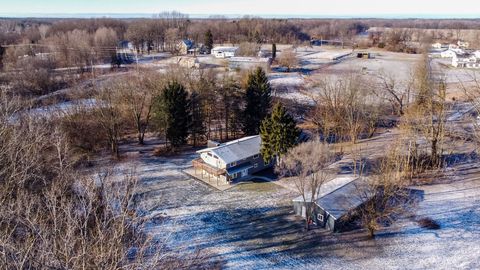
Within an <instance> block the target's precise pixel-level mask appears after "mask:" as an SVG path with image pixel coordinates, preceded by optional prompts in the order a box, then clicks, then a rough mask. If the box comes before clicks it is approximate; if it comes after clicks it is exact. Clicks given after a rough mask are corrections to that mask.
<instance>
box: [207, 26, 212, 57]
mask: <svg viewBox="0 0 480 270" xmlns="http://www.w3.org/2000/svg"><path fill="white" fill-rule="evenodd" d="M205 47H206V48H207V51H208V53H209V54H210V53H212V49H213V34H212V31H211V30H210V29H208V30H207V32H205Z"/></svg>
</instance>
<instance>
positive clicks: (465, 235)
mask: <svg viewBox="0 0 480 270" xmlns="http://www.w3.org/2000/svg"><path fill="white" fill-rule="evenodd" d="M387 142H388V140H385V142H384V143H381V145H385V144H386V143H387ZM363 144H365V145H363ZM367 144H368V145H372V142H368V141H366V142H361V143H360V144H359V145H358V146H359V147H365V148H366V149H367V148H368V147H367ZM378 146H379V145H377V146H376V147H372V148H371V150H370V151H377V152H378V151H380V152H381V148H379V147H378ZM123 147H124V149H125V150H128V151H132V152H136V150H135V149H136V146H134V145H125V146H123ZM194 157H195V155H194V153H193V152H190V151H187V152H184V153H182V154H180V155H178V156H174V157H168V158H165V157H154V156H152V155H151V152H150V151H149V149H148V146H147V148H143V149H142V151H141V152H140V153H139V154H137V155H135V156H134V158H132V159H130V160H129V161H125V162H122V163H120V164H118V165H117V166H116V170H117V172H118V173H119V174H120V175H122V174H123V172H124V171H123V170H129V169H132V168H135V170H136V172H137V173H138V175H139V177H140V182H139V186H138V191H137V195H136V197H135V201H136V202H137V206H138V207H139V209H140V211H141V212H142V213H144V215H145V216H148V217H150V218H152V219H151V221H150V225H149V226H148V232H149V233H151V234H152V235H153V236H154V237H156V238H157V239H163V240H165V241H167V243H168V246H169V247H170V248H171V249H173V250H176V251H178V252H179V253H182V252H194V250H197V249H198V250H201V251H202V252H205V253H206V254H209V256H210V259H212V260H215V261H220V262H221V265H222V266H223V267H224V268H225V269H292V268H297V267H302V268H305V269H318V267H323V268H345V269H352V268H355V269H425V268H435V269H451V268H458V267H460V268H477V267H480V265H479V262H478V260H476V258H478V256H480V242H479V241H475V239H477V240H478V239H479V237H480V229H479V228H480V226H478V225H479V215H480V208H479V207H478V203H479V199H480V198H479V195H478V194H480V170H479V169H478V168H477V167H478V165H480V163H478V161H477V160H475V159H471V158H467V159H465V160H462V161H460V162H459V163H457V164H454V165H452V166H451V167H450V168H447V170H446V172H445V175H444V176H443V177H440V178H438V179H437V180H435V181H434V182H433V183H432V184H429V185H425V186H417V187H415V188H416V189H419V190H422V191H423V192H424V198H423V200H422V201H421V202H420V203H419V204H418V208H417V209H416V210H415V214H414V216H411V217H402V218H401V219H400V220H398V221H397V222H396V224H395V225H394V226H393V227H391V228H386V229H384V230H382V231H380V232H379V233H378V235H377V237H376V238H375V239H369V238H368V237H367V236H366V234H365V232H363V231H353V232H347V233H342V234H331V233H330V232H328V231H324V230H320V229H315V230H313V231H310V232H309V233H305V232H304V231H303V225H304V223H303V221H302V220H301V219H299V218H298V217H295V216H294V215H293V209H292V206H291V202H290V200H291V199H292V198H294V197H296V196H297V193H296V192H295V191H294V190H292V189H291V188H290V189H289V188H285V187H283V185H278V184H276V183H275V182H272V183H265V182H257V183H253V182H249V183H244V184H241V185H238V186H236V187H234V188H232V189H229V190H227V191H224V192H220V191H217V190H214V189H212V188H210V187H208V186H206V185H205V184H203V183H201V182H199V181H197V180H193V179H191V178H190V177H188V176H187V175H185V174H184V173H182V172H181V170H183V169H184V168H185V167H188V166H190V165H189V164H190V161H191V160H192V159H193V158H194ZM345 160H348V157H345ZM341 162H342V161H340V163H341ZM279 184H280V183H279ZM422 217H430V218H433V219H434V220H436V221H437V222H438V223H439V224H440V226H441V228H440V229H439V230H428V229H424V228H420V227H419V226H418V225H417V223H416V222H415V221H414V220H417V219H419V218H422ZM465 246H468V247H469V248H468V249H465V248H464V247H465Z"/></svg>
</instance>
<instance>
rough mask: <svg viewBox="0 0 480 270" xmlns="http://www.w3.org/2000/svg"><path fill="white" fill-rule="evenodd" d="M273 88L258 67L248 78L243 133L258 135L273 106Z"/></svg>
mask: <svg viewBox="0 0 480 270" xmlns="http://www.w3.org/2000/svg"><path fill="white" fill-rule="evenodd" d="M271 91H272V90H271V87H270V83H269V82H268V78H267V75H266V74H265V71H263V69H262V68H260V67H258V68H257V69H255V70H254V71H253V72H252V73H250V74H249V76H248V82H247V90H246V92H245V102H246V105H245V110H244V111H243V133H245V135H256V134H258V133H259V131H260V125H261V123H262V121H263V119H264V118H265V117H266V116H267V115H268V112H269V110H270V106H271V104H270V103H271Z"/></svg>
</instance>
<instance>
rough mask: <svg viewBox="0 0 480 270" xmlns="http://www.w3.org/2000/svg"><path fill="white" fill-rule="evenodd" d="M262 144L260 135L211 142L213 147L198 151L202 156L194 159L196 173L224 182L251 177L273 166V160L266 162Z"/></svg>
mask: <svg viewBox="0 0 480 270" xmlns="http://www.w3.org/2000/svg"><path fill="white" fill-rule="evenodd" d="M212 144H213V145H212ZM260 145H261V139H260V136H259V135H257V136H251V137H245V138H242V139H238V140H235V141H231V142H227V143H223V144H221V143H216V142H211V145H210V146H211V147H209V148H206V149H203V150H200V151H197V153H198V154H200V157H199V158H197V159H195V160H193V161H192V164H193V167H194V169H195V174H196V175H201V177H207V178H208V179H213V180H217V181H222V182H224V183H230V182H232V181H234V180H243V179H249V178H251V177H252V174H254V173H256V172H259V171H262V170H264V169H266V168H270V167H272V166H273V161H271V162H264V160H263V158H262V156H261V155H260Z"/></svg>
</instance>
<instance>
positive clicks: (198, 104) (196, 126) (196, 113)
mask: <svg viewBox="0 0 480 270" xmlns="http://www.w3.org/2000/svg"><path fill="white" fill-rule="evenodd" d="M189 101H190V102H189V104H188V108H189V112H190V121H189V131H190V132H189V133H190V135H191V136H192V139H193V146H197V143H198V141H199V140H201V139H202V138H204V137H205V134H206V133H207V130H206V127H205V121H204V120H205V119H204V115H203V108H202V100H201V98H200V95H199V94H198V93H197V92H193V93H192V94H191V95H190V100H189Z"/></svg>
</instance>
